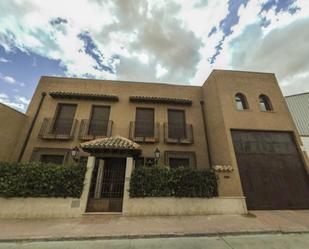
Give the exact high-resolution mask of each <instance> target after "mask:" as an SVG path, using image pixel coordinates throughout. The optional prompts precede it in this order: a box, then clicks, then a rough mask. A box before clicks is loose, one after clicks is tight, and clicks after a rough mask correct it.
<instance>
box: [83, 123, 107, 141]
mask: <svg viewBox="0 0 309 249" xmlns="http://www.w3.org/2000/svg"><path fill="white" fill-rule="evenodd" d="M112 127H113V121H112V120H91V119H82V120H81V123H80V127H79V133H78V138H79V139H80V140H92V139H95V138H100V137H110V136H111V135H112Z"/></svg>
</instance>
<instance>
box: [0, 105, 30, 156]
mask: <svg viewBox="0 0 309 249" xmlns="http://www.w3.org/2000/svg"><path fill="white" fill-rule="evenodd" d="M0 120H1V121H0V131H1V132H0V159H1V160H2V161H14V160H16V158H17V157H18V153H19V151H20V147H21V143H20V142H19V141H21V142H22V140H24V134H23V130H24V127H25V123H26V122H27V121H28V117H27V116H26V115H25V114H23V113H21V112H18V111H16V110H14V109H12V108H10V107H8V106H6V105H4V104H1V103H0Z"/></svg>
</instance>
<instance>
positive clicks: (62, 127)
mask: <svg viewBox="0 0 309 249" xmlns="http://www.w3.org/2000/svg"><path fill="white" fill-rule="evenodd" d="M76 125H77V120H76V119H55V118H45V119H44V120H43V123H42V126H41V129H40V131H39V135H38V136H39V138H42V139H59V140H69V139H73V138H74V131H75V127H76Z"/></svg>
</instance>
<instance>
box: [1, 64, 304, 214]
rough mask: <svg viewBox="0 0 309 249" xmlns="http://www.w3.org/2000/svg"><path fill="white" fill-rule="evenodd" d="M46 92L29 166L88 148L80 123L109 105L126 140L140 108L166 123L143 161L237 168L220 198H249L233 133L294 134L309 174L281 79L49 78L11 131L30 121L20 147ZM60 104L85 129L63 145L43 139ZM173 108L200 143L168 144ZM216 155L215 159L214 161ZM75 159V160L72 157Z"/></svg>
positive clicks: (116, 130) (222, 178) (228, 75)
mask: <svg viewBox="0 0 309 249" xmlns="http://www.w3.org/2000/svg"><path fill="white" fill-rule="evenodd" d="M43 92H45V93H46V94H47V95H46V97H45V99H44V101H43V103H42V106H41V108H40V111H39V113H38V116H37V119H36V121H35V123H34V127H33V130H32V132H31V134H30V137H29V140H28V142H27V144H26V147H25V151H24V153H23V157H22V161H28V160H38V158H39V155H40V153H41V152H42V153H43V152H44V153H50V154H57V153H59V152H61V151H63V152H65V153H67V154H69V153H68V152H69V151H70V149H72V148H74V147H75V146H78V145H79V144H80V143H81V141H80V139H79V138H78V130H79V125H80V122H79V121H80V120H82V119H89V118H90V113H91V108H92V106H93V105H106V106H110V108H111V109H110V110H111V111H110V116H109V119H110V120H112V121H113V127H112V135H113V136H114V135H120V136H122V137H126V138H129V129H130V122H131V121H134V120H135V113H136V108H137V107H143V108H147V107H149V108H154V110H155V122H157V123H159V124H160V128H159V142H157V143H141V144H140V145H141V149H142V156H144V157H153V155H154V151H155V149H156V148H158V149H159V150H160V151H161V157H160V159H159V163H158V164H159V165H163V164H165V163H166V160H165V158H164V152H166V151H175V152H183V153H185V152H194V153H195V159H196V163H195V166H196V167H197V168H209V167H211V166H214V165H229V166H231V167H232V169H233V170H232V171H223V172H218V175H219V196H220V197H241V196H243V191H242V186H241V181H240V175H239V172H238V166H237V160H236V156H235V152H234V146H233V141H232V137H231V130H233V129H241V130H262V131H290V132H292V133H293V134H294V136H295V139H296V141H297V147H298V149H299V151H300V154H301V157H302V160H303V161H304V163H305V167H306V168H307V170H308V158H307V156H306V154H305V153H303V152H302V151H301V149H300V148H301V141H300V139H299V136H298V133H297V130H296V128H295V125H294V123H293V121H292V119H291V116H290V113H289V111H288V108H287V106H286V103H285V100H284V97H283V96H282V93H281V91H280V88H279V86H278V82H277V80H276V78H275V75H274V74H270V73H253V72H238V71H226V70H214V71H213V72H212V73H211V74H210V76H209V78H208V79H207V80H206V81H205V83H204V84H203V86H186V85H173V84H159V83H142V82H126V81H109V80H92V79H74V78H60V77H45V76H44V77H42V78H41V79H40V81H39V83H38V86H37V89H36V91H35V93H34V96H33V98H32V100H31V103H30V105H29V108H28V110H27V112H26V116H25V115H23V114H19V115H17V117H15V118H16V120H17V121H16V122H14V123H16V127H15V128H14V129H13V128H11V129H13V130H12V131H10V132H11V133H14V134H17V133H18V132H20V129H21V126H22V123H23V122H24V120H25V119H27V120H28V122H25V126H24V130H23V132H22V134H23V135H22V136H21V137H20V138H19V140H18V141H17V140H14V141H10V142H11V144H12V147H16V148H20V147H21V144H22V142H23V139H24V137H25V135H26V131H27V129H29V125H30V123H31V121H32V120H33V118H34V116H35V113H36V111H37V109H38V105H39V102H40V100H41V94H42V93H43ZM50 92H73V93H83V94H86V93H88V94H107V95H116V96H117V97H118V98H119V101H116V102H111V101H104V100H85V99H69V98H63V99H56V98H53V97H52V96H50V95H49V93H50ZM238 92H241V93H242V94H244V95H245V96H246V97H247V101H248V104H249V109H248V110H242V111H240V110H237V109H236V105H235V94H236V93H238ZM260 94H265V95H267V96H268V97H269V99H270V100H271V103H272V106H273V110H272V111H267V112H266V111H261V110H260V108H259V99H258V96H259V95H260ZM130 96H146V97H159V98H162V97H165V98H178V99H189V100H191V101H192V105H178V104H177V105H176V104H173V103H160V104H158V103H142V102H140V103H135V102H131V101H129V98H130ZM201 101H202V102H204V105H201ZM59 103H73V104H77V109H76V113H75V119H76V120H77V125H76V129H75V132H74V136H73V139H69V140H56V139H42V138H40V137H39V133H40V129H41V126H42V123H43V120H44V119H45V118H53V117H54V116H55V113H56V109H57V105H58V104H59ZM202 107H203V108H204V109H203V108H202ZM168 109H179V110H184V111H185V117H186V123H188V124H192V127H193V143H191V144H168V143H166V142H165V141H164V129H163V124H164V123H166V122H168V116H167V111H168ZM0 115H1V116H7V115H9V114H7V112H6V111H5V110H1V111H0ZM203 115H205V126H206V132H205V129H204V120H203ZM9 127H12V126H9ZM1 134H2V133H1ZM18 134H19V133H18ZM206 138H207V139H206ZM14 143H15V146H14ZM207 144H208V145H207ZM208 146H209V148H208ZM0 147H1V150H0V152H1V154H0V159H1V160H3V159H5V158H6V159H7V160H17V157H18V153H15V154H14V155H15V157H12V156H11V155H10V156H8V155H9V154H10V153H8V152H7V151H5V148H3V146H2V145H1V146H0ZM208 153H210V156H209V154H208ZM81 156H88V154H87V153H83V152H82V154H81ZM68 160H71V159H70V157H69V156H68ZM209 162H210V163H209ZM132 205H133V204H132ZM180 212H181V211H180Z"/></svg>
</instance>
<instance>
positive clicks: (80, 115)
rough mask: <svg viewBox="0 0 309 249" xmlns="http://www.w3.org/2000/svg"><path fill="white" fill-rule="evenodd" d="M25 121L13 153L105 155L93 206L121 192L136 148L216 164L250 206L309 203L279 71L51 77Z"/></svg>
mask: <svg viewBox="0 0 309 249" xmlns="http://www.w3.org/2000/svg"><path fill="white" fill-rule="evenodd" d="M5 129H6V128H5V127H4V128H2V130H3V131H4V132H5ZM21 129H23V132H22V134H21V135H20V137H19V139H17V141H16V145H15V147H16V149H15V152H14V153H15V154H14V155H12V158H11V159H12V160H17V159H20V160H21V161H28V160H33V161H42V162H53V163H59V164H61V163H64V162H68V161H72V156H71V151H72V149H73V148H75V147H78V148H79V151H80V152H79V158H78V160H79V161H80V162H86V161H87V160H88V156H89V155H92V156H95V157H96V164H95V167H94V171H93V177H92V185H91V187H90V194H89V196H90V197H89V203H90V204H89V205H88V211H93V210H94V211H98V210H100V208H98V206H100V203H98V202H94V201H93V200H95V199H96V200H97V199H98V198H96V197H98V196H103V197H104V196H105V198H108V196H110V197H111V196H114V197H115V196H116V197H117V196H118V197H119V196H120V197H121V196H122V191H123V182H124V176H125V168H126V163H125V160H124V158H126V157H128V155H129V156H131V157H132V158H133V159H134V165H135V167H140V166H147V167H156V166H162V165H166V166H169V167H180V166H182V167H193V168H197V169H203V168H210V167H213V168H214V169H216V170H217V172H218V176H219V195H220V196H226V197H232V196H245V197H246V202H247V206H248V209H301V208H309V198H308V196H309V183H308V158H307V156H306V154H305V153H304V152H303V151H302V150H301V141H300V139H299V136H298V133H297V130H296V128H295V125H294V123H293V121H292V119H291V116H290V113H289V111H288V108H287V105H286V102H285V99H284V97H283V96H282V93H281V91H280V88H279V86H278V83H277V80H276V78H275V76H274V74H270V73H254V72H239V71H227V70H214V71H213V72H212V73H211V74H210V76H209V77H208V79H207V80H206V81H205V83H204V84H203V85H202V86H191V85H175V84H159V83H142V82H126V81H110V80H92V79H76V78H61V77H47V76H43V77H42V78H41V79H40V82H39V84H38V86H37V89H36V91H35V93H34V96H33V98H32V100H31V103H30V105H29V108H28V110H27V113H26V117H25V122H24V123H23V127H21ZM1 146H2V145H1ZM223 166H225V167H223ZM111 185H113V186H118V187H113V188H112V187H111ZM98 191H99V192H100V193H98ZM103 197H102V198H103ZM115 205H116V206H117V204H115ZM103 209H104V208H103ZM115 209H116V210H117V207H115Z"/></svg>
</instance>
